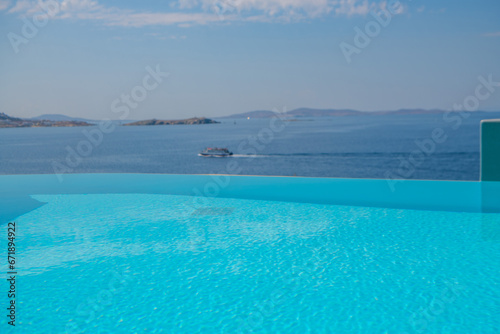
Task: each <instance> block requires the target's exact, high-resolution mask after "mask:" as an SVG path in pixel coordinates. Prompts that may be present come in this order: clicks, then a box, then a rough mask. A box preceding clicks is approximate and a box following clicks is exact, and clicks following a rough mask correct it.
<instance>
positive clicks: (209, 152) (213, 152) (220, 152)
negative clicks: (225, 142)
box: [198, 147, 233, 158]
mask: <svg viewBox="0 0 500 334" xmlns="http://www.w3.org/2000/svg"><path fill="white" fill-rule="evenodd" d="M198 155H199V156H201V157H217V158H221V157H229V156H231V155H233V152H230V151H229V150H228V149H227V148H219V147H207V148H206V149H205V150H203V151H202V152H200V153H199V154H198Z"/></svg>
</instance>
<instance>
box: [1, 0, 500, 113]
mask: <svg viewBox="0 0 500 334" xmlns="http://www.w3.org/2000/svg"><path fill="white" fill-rule="evenodd" d="M44 1H45V2H49V3H50V2H51V3H52V6H49V7H47V6H43V8H41V7H40V6H39V5H38V3H39V1H33V0H21V1H15V0H11V1H8V0H0V22H1V23H0V35H1V36H2V37H1V39H0V74H1V76H0V94H1V95H0V112H5V113H7V114H10V115H13V116H19V117H31V116H37V115H40V114H45V113H62V114H66V115H71V116H80V117H86V118H93V119H98V118H115V119H116V118H118V116H120V115H119V114H117V113H116V108H117V107H119V106H120V104H124V103H125V102H123V101H120V99H121V96H122V94H129V95H130V94H131V92H132V91H134V93H135V96H136V97H137V98H138V100H137V102H135V101H131V102H130V101H129V103H133V104H134V106H135V109H132V110H131V112H130V115H129V118H130V119H146V118H153V117H155V118H167V119H168V118H186V117H192V116H207V117H210V116H220V115H227V114H232V113H238V112H245V111H250V110H262V109H265V110H270V109H273V108H278V109H280V110H281V109H282V108H283V107H286V108H287V109H288V110H291V109H294V108H298V107H312V108H350V109H358V110H366V111H372V110H388V109H391V110H392V109H400V108H416V107H418V108H442V109H451V108H452V106H453V104H454V103H461V102H462V101H463V100H464V98H466V97H467V96H468V95H471V94H474V90H475V88H476V86H477V85H478V76H480V75H482V76H484V77H487V76H488V75H492V77H493V80H494V81H500V1H498V0H461V1H456V0H432V1H431V0H412V1H405V0H401V2H400V6H397V5H398V3H395V4H391V3H390V2H391V1H387V2H386V1H378V0H366V1H365V0H359V1H358V0H175V1H160V0H142V1H128V0H109V1H104V0H82V1H77V0H64V1H60V0H59V1H56V0H51V1H47V0H44ZM389 9H390V10H391V11H389ZM381 10H385V11H386V13H389V18H390V22H389V23H387V21H388V19H387V17H384V19H386V21H385V22H383V25H384V26H382V25H381V24H380V23H377V21H376V20H375V18H374V17H373V16H372V13H375V12H380V11H381ZM23 18H24V20H23ZM46 20H48V21H46ZM36 25H38V27H36ZM33 26H34V27H35V28H36V29H37V30H36V31H34V30H33ZM23 27H24V28H23ZM30 27H31V29H30ZM366 28H368V29H372V30H369V33H370V34H371V36H372V37H370V36H368V38H369V41H368V42H369V43H368V42H367V41H366V38H365V39H364V40H363V38H361V37H359V36H358V40H356V41H355V36H356V35H357V34H358V33H357V32H356V29H359V30H361V31H365V30H366ZM23 30H24V31H23ZM359 30H358V31H359ZM365 37H366V36H365ZM341 43H344V44H342V45H343V46H344V49H345V47H346V45H349V49H348V50H350V51H351V54H350V60H351V62H350V63H348V61H347V59H346V57H345V56H344V54H343V52H342V49H341V47H340V45H341ZM353 50H355V52H354V51H353ZM157 65H159V67H160V69H161V71H164V72H169V73H170V75H169V76H168V77H167V78H161V77H160V80H163V81H162V82H161V83H160V84H158V85H156V82H155V81H154V79H153V78H152V77H146V76H147V75H148V70H146V68H147V67H148V66H149V67H150V69H151V70H152V69H155V68H156V67H157ZM145 77H146V86H148V88H149V89H150V90H149V91H148V90H145V88H143V87H144V83H143V81H144V79H145ZM136 86H137V87H136ZM153 86H157V87H156V88H153ZM134 87H135V90H134ZM144 92H147V96H146V97H145V98H144V99H142V96H141V94H143V93H144ZM117 99H118V101H117ZM114 102H115V105H114V107H115V112H113V110H112V105H113V103H114ZM480 109H482V110H500V87H499V88H498V89H497V91H496V92H495V94H493V95H492V96H491V97H490V98H489V99H487V100H486V101H483V102H481V106H480Z"/></svg>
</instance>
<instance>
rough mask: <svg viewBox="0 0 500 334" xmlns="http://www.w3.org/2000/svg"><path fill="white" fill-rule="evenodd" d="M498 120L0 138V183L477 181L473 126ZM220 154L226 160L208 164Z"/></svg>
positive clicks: (176, 128) (362, 121)
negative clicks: (219, 150) (213, 177)
mask: <svg viewBox="0 0 500 334" xmlns="http://www.w3.org/2000/svg"><path fill="white" fill-rule="evenodd" d="M494 118H500V112H489V113H485V112H476V113H462V114H459V113H450V114H387V115H369V114H368V115H359V116H354V115H353V116H339V117H321V118H308V117H302V118H294V119H282V118H280V117H277V118H273V119H269V118H267V119H266V118H264V119H216V120H218V121H219V122H221V123H220V124H205V125H166V126H119V125H118V124H113V127H112V128H102V129H101V128H100V127H99V126H93V127H68V128H4V129H0V174H54V175H55V176H57V175H59V176H61V175H64V174H66V173H162V174H240V175H272V176H306V177H337V178H378V179H380V178H402V179H426V180H478V179H479V177H480V176H479V174H480V121H481V120H482V119H494ZM206 147H226V148H228V149H229V150H230V151H232V152H233V153H234V155H233V156H232V157H229V158H206V157H201V156H198V153H199V152H200V151H202V150H203V149H204V148H206Z"/></svg>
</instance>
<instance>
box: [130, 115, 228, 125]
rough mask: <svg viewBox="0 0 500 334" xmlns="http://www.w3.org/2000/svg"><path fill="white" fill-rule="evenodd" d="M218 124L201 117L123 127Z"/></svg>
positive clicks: (136, 123) (139, 122)
mask: <svg viewBox="0 0 500 334" xmlns="http://www.w3.org/2000/svg"><path fill="white" fill-rule="evenodd" d="M217 123H220V122H217V121H214V120H211V119H209V118H205V117H201V118H197V117H194V118H188V119H181V120H173V121H164V120H158V119H150V120H145V121H138V122H132V123H126V124H123V125H127V126H134V125H194V124H217Z"/></svg>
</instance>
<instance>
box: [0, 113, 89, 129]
mask: <svg viewBox="0 0 500 334" xmlns="http://www.w3.org/2000/svg"><path fill="white" fill-rule="evenodd" d="M91 125H94V124H90V123H87V122H83V121H51V120H47V119H40V120H38V119H22V118H16V117H11V116H9V115H7V114H5V113H0V128H42V127H68V126H91Z"/></svg>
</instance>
